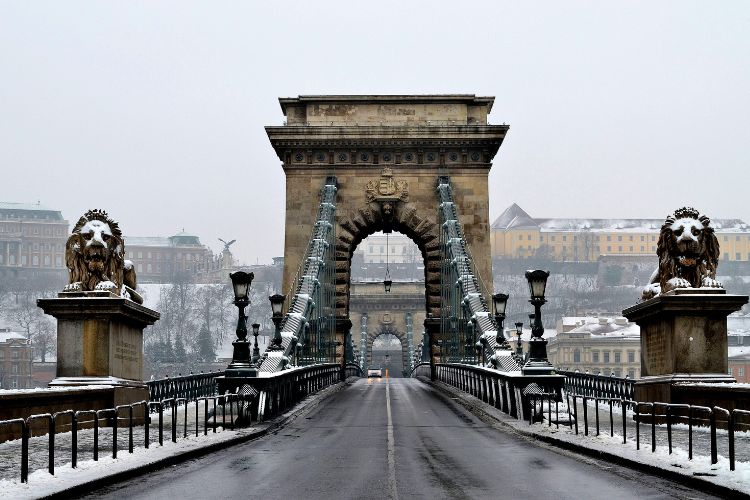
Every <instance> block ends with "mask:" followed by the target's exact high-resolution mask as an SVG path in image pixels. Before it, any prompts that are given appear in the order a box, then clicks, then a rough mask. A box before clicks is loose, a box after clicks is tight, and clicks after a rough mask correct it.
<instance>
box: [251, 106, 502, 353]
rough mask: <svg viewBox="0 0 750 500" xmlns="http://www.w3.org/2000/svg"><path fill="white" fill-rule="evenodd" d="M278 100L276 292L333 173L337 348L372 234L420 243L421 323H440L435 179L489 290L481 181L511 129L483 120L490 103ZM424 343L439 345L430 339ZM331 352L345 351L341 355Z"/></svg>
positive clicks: (293, 265)
mask: <svg viewBox="0 0 750 500" xmlns="http://www.w3.org/2000/svg"><path fill="white" fill-rule="evenodd" d="M279 101H280V104H281V107H282V110H283V112H284V114H285V116H286V123H285V125H283V126H275V127H266V132H267V134H268V137H269V139H270V141H271V144H272V145H273V147H274V150H275V151H276V154H277V155H278V157H279V159H280V160H281V161H282V163H283V168H284V172H285V174H286V235H285V242H284V279H283V282H284V285H283V288H284V290H290V289H291V287H292V284H293V281H294V278H295V276H296V273H297V271H298V269H299V268H300V264H301V259H302V256H303V255H304V253H305V249H306V247H307V244H308V241H309V240H310V235H311V234H312V229H313V223H314V221H315V218H316V214H317V212H318V209H319V203H320V200H319V199H318V197H317V196H315V195H314V193H317V192H318V191H319V190H320V188H321V186H322V185H323V184H324V182H325V179H326V177H327V176H335V178H336V182H337V198H336V224H335V235H336V237H335V241H336V243H335V266H336V269H335V316H336V335H337V337H338V340H339V342H343V341H344V336H345V334H346V333H347V332H348V331H349V330H350V328H351V326H352V322H351V321H350V320H349V313H350V277H351V273H350V267H351V259H352V254H353V252H354V249H355V248H356V247H357V245H358V244H359V243H360V242H361V241H362V240H363V239H364V238H366V237H367V236H369V235H370V234H373V233H375V232H376V231H385V232H390V231H394V230H395V231H399V232H401V233H403V234H405V235H406V236H408V237H409V238H410V239H411V240H412V241H414V242H415V243H416V244H417V246H418V247H419V250H420V252H421V253H422V257H423V259H424V263H425V266H424V294H425V313H426V315H427V316H428V319H429V316H430V315H431V316H433V317H434V318H437V317H439V314H440V308H441V290H440V287H441V284H440V283H441V282H440V271H441V269H440V229H441V228H440V226H439V218H438V208H439V203H440V201H439V195H438V192H437V189H436V188H437V180H438V177H439V176H450V179H451V184H452V186H453V196H454V202H455V203H456V205H457V206H458V207H460V210H459V213H460V214H461V217H460V219H461V220H460V221H461V224H462V228H463V235H464V238H465V240H466V244H467V246H468V247H469V250H470V252H471V254H472V257H473V262H474V267H475V270H476V272H477V274H478V275H479V276H480V277H482V279H483V280H484V281H485V282H487V283H491V253H490V220H489V203H488V198H489V195H488V190H489V189H488V182H487V176H488V174H489V171H490V168H491V166H492V163H491V162H492V159H493V158H494V156H495V154H496V153H497V151H498V149H499V147H500V145H501V144H502V142H503V140H504V138H505V135H506V133H507V131H508V126H507V125H489V124H488V123H487V115H488V113H489V112H490V110H491V109H492V103H493V102H494V98H492V97H477V96H474V95H429V96H424V95H422V96H414V95H411V96H300V97H297V98H282V99H280V100H279ZM487 299H488V300H489V297H487ZM425 327H426V328H427V323H425ZM430 328H432V329H434V328H435V323H434V322H433V323H431V326H430ZM431 339H432V340H433V341H434V340H436V339H435V337H434V336H432V333H431ZM337 354H338V355H342V354H343V352H342V349H341V348H339V352H338V353H337Z"/></svg>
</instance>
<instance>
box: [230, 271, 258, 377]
mask: <svg viewBox="0 0 750 500" xmlns="http://www.w3.org/2000/svg"><path fill="white" fill-rule="evenodd" d="M254 277H255V275H254V274H253V273H246V272H245V271H237V272H235V273H230V274H229V278H230V279H231V280H232V289H233V290H234V305H235V306H237V312H238V318H237V330H236V332H237V340H235V341H234V342H232V347H233V351H232V362H231V363H229V366H227V371H228V372H230V373H228V374H227V375H228V376H248V375H254V374H255V370H252V368H253V367H252V365H251V364H250V343H249V342H248V341H247V316H245V308H246V307H247V306H248V305H250V298H249V297H248V291H249V290H250V284H251V283H252V282H253V278H254Z"/></svg>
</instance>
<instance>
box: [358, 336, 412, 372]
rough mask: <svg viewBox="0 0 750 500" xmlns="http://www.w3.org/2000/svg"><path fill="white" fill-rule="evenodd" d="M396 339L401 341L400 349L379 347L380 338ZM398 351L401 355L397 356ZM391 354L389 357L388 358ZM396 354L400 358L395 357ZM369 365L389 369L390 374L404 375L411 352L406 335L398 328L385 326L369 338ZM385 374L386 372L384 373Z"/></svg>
mask: <svg viewBox="0 0 750 500" xmlns="http://www.w3.org/2000/svg"><path fill="white" fill-rule="evenodd" d="M392 339H396V340H398V342H399V344H400V345H399V347H398V350H394V349H389V348H383V347H380V348H377V347H376V346H377V344H378V342H377V341H378V340H380V341H383V340H385V341H389V340H392ZM396 352H398V353H399V354H400V355H399V356H396ZM386 356H389V358H386ZM394 356H395V357H397V358H398V359H394ZM367 366H368V367H372V368H381V369H385V368H388V369H389V376H391V377H402V376H403V375H404V371H405V370H406V367H408V366H409V352H408V346H407V342H406V335H405V334H404V333H403V332H399V331H398V330H393V329H386V328H383V329H381V330H380V332H379V333H377V334H375V335H373V336H372V338H371V339H368V340H367ZM383 375H385V372H384V373H383Z"/></svg>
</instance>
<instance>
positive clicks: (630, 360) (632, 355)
mask: <svg viewBox="0 0 750 500" xmlns="http://www.w3.org/2000/svg"><path fill="white" fill-rule="evenodd" d="M628 363H635V351H628Z"/></svg>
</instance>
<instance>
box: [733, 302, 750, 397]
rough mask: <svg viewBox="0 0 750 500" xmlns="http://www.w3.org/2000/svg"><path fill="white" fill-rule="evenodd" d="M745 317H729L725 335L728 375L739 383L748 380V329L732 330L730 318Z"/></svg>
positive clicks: (749, 365)
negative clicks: (727, 333) (727, 351)
mask: <svg viewBox="0 0 750 500" xmlns="http://www.w3.org/2000/svg"><path fill="white" fill-rule="evenodd" d="M736 319H747V320H750V317H745V318H734V317H731V316H730V318H729V325H730V331H729V335H728V336H727V347H728V350H729V363H728V366H729V375H731V376H732V377H734V378H735V379H737V382H740V383H749V382H750V331H748V330H745V329H741V330H734V331H732V329H731V328H732V323H733V321H732V320H736Z"/></svg>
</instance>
